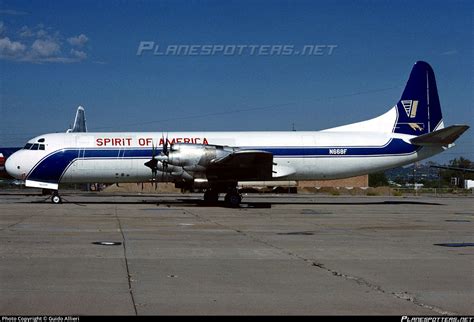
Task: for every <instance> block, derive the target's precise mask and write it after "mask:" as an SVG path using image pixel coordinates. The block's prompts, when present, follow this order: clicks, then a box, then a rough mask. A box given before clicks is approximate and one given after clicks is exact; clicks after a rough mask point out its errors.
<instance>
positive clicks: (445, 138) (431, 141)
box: [410, 125, 469, 145]
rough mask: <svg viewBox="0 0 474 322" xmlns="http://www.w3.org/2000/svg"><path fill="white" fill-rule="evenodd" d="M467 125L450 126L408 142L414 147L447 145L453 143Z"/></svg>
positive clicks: (465, 129)
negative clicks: (414, 145)
mask: <svg viewBox="0 0 474 322" xmlns="http://www.w3.org/2000/svg"><path fill="white" fill-rule="evenodd" d="M467 129H469V126H467V125H451V126H448V127H446V128H444V129H441V130H436V131H434V132H431V133H427V134H423V135H420V136H417V137H415V138H413V139H411V140H410V142H411V143H412V144H416V145H449V144H452V143H454V141H456V140H457V138H459V137H460V136H461V135H462V134H463V133H464V132H465V131H467Z"/></svg>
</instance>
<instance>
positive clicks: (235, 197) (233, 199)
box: [225, 191, 242, 208]
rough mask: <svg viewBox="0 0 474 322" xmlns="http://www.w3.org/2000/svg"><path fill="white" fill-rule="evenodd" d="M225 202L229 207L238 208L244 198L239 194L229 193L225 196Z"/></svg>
mask: <svg viewBox="0 0 474 322" xmlns="http://www.w3.org/2000/svg"><path fill="white" fill-rule="evenodd" d="M225 202H226V204H227V205H228V206H229V207H232V208H237V207H239V206H240V203H241V202H242V197H241V196H240V194H239V193H238V192H235V191H233V192H229V193H227V194H226V195H225Z"/></svg>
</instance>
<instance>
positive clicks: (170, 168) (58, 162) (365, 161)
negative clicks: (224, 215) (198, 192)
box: [5, 61, 469, 207]
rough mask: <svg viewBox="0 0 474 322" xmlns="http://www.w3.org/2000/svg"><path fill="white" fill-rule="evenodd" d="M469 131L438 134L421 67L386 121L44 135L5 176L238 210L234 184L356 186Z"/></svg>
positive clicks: (428, 78) (16, 157)
mask: <svg viewBox="0 0 474 322" xmlns="http://www.w3.org/2000/svg"><path fill="white" fill-rule="evenodd" d="M468 128H469V126H468V125H451V126H448V127H445V126H444V123H443V117H442V113H441V105H440V101H439V97H438V90H437V87H436V80H435V75H434V72H433V69H432V68H431V66H430V65H429V64H428V63H426V62H423V61H418V62H416V63H415V65H414V66H413V68H412V71H411V73H410V76H409V79H408V82H407V84H406V87H405V89H404V91H403V93H402V95H401V98H400V99H399V101H398V102H397V103H396V105H395V106H394V107H393V108H391V109H390V110H388V111H387V112H386V113H384V114H382V115H380V116H378V117H375V118H372V119H369V120H366V121H362V122H357V123H353V124H348V125H344V126H339V127H335V128H330V129H326V130H322V131H302V132H295V131H288V132H282V131H274V132H264V131H253V132H230V131H228V132H175V133H167V134H166V137H165V135H164V133H162V132H126V133H124V132H87V133H55V134H44V135H40V136H38V137H35V138H33V139H31V140H30V141H28V143H27V144H26V145H25V147H24V148H23V149H22V150H20V151H17V152H16V153H14V154H13V155H12V156H11V157H10V158H9V159H8V160H7V162H6V164H5V166H6V169H7V171H8V173H10V174H11V175H12V176H13V177H15V178H18V179H23V180H25V185H26V186H27V187H37V188H43V189H50V190H52V191H53V194H52V198H51V201H52V202H53V203H56V204H59V203H61V197H60V195H59V192H58V188H59V185H60V184H61V183H88V182H102V183H122V182H144V181H152V182H174V183H175V186H176V187H200V188H203V189H206V190H205V193H204V200H205V201H206V202H209V203H214V202H217V201H218V200H219V194H220V193H225V198H224V200H225V202H226V203H227V205H228V206H231V207H238V206H239V205H240V203H241V201H242V196H241V195H240V194H239V192H238V190H237V182H242V181H271V180H321V179H339V178H347V177H352V176H358V175H363V174H368V173H373V172H377V171H382V170H385V169H389V168H393V167H398V166H403V165H406V164H410V163H413V162H417V161H420V160H422V159H426V158H429V157H431V156H433V155H435V154H438V153H440V152H443V151H444V150H446V149H449V148H451V147H453V146H454V141H455V140H456V139H457V138H458V137H459V136H461V135H462V134H463V133H464V132H465V131H466V130H467V129H468Z"/></svg>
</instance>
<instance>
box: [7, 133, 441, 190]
mask: <svg viewBox="0 0 474 322" xmlns="http://www.w3.org/2000/svg"><path fill="white" fill-rule="evenodd" d="M167 138H168V142H170V143H194V144H212V145H223V146H231V147H239V148H241V149H251V150H261V151H269V152H272V153H273V158H274V161H273V162H274V166H273V178H274V179H275V180H282V179H284V180H313V179H314V180H316V179H337V178H345V177H351V176H357V175H361V174H367V173H371V172H376V171H380V170H384V169H388V168H392V167H396V166H401V165H405V164H409V163H412V162H415V161H417V160H421V159H424V158H427V157H430V156H432V155H434V154H437V153H439V152H441V151H442V150H443V149H442V148H440V147H433V148H430V147H423V148H420V147H418V146H414V145H412V144H411V143H410V141H409V139H410V138H411V136H408V135H403V134H395V133H384V132H382V133H377V132H367V131H366V132H350V131H349V132H348V131H340V132H338V131H319V132H316V131H313V132H174V133H171V132H170V133H167ZM38 140H40V141H42V143H41V144H44V150H39V149H37V150H25V149H24V150H20V151H18V152H17V153H15V154H14V155H13V158H12V159H9V161H8V162H9V173H10V174H13V175H14V176H15V177H16V178H19V179H24V180H26V185H27V186H31V187H42V188H48V189H57V183H59V182H60V183H86V182H103V183H114V182H144V181H149V180H150V178H151V171H150V168H148V167H147V166H145V165H144V163H145V162H147V161H149V160H150V159H151V158H152V154H153V153H159V152H160V151H161V149H162V143H163V134H162V133H161V132H159V133H157V132H154V133H153V132H133V133H118V132H116V133H92V132H89V133H57V134H46V135H42V136H39V137H36V138H34V139H32V140H30V141H29V143H32V144H35V143H36V142H38ZM160 141H161V142H160ZM154 149H155V152H153V150H154ZM19 160H22V163H21V166H20V168H19V169H18V168H17V166H16V164H19V162H18V161H19ZM7 166H8V164H7ZM156 178H157V180H159V181H160V180H163V181H170V180H172V178H170V177H169V176H168V175H166V174H163V175H157V176H156Z"/></svg>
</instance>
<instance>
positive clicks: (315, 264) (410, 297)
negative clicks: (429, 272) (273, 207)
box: [186, 210, 459, 315]
mask: <svg viewBox="0 0 474 322" xmlns="http://www.w3.org/2000/svg"><path fill="white" fill-rule="evenodd" d="M186 211H187V212H188V213H189V214H191V215H193V216H194V217H196V218H197V219H199V220H200V221H207V222H210V223H213V224H215V225H217V226H220V227H222V228H225V229H229V230H233V231H235V232H236V233H238V234H240V235H243V236H245V237H248V238H250V239H252V240H253V241H255V242H257V243H260V244H263V245H266V246H268V247H271V248H273V249H276V250H278V251H280V252H281V253H283V254H285V255H287V256H290V257H293V258H295V259H298V260H302V261H304V262H305V263H307V264H309V265H311V266H312V267H316V268H318V269H322V270H324V271H326V272H328V273H331V274H332V275H333V276H335V277H339V278H343V279H345V280H347V281H351V282H354V283H356V284H358V285H360V286H364V287H367V288H369V289H371V290H373V291H375V292H378V293H382V294H385V295H390V296H392V297H394V298H396V299H398V300H405V301H408V302H411V303H413V304H414V305H416V306H418V307H421V308H424V309H428V310H430V311H433V312H435V313H437V314H440V315H459V313H455V312H450V311H446V310H443V309H442V308H439V307H436V306H433V305H429V304H426V303H422V302H421V301H420V300H419V299H417V298H416V297H415V296H414V295H411V294H409V293H407V292H401V293H400V292H392V291H387V290H384V289H383V288H382V287H381V286H379V285H376V284H374V283H371V282H369V281H367V280H365V279H363V278H361V277H357V276H352V275H348V274H344V273H341V272H338V271H336V270H333V269H330V268H328V267H326V266H325V265H324V264H323V263H318V262H315V261H313V260H311V259H309V258H306V257H304V256H302V255H299V254H296V253H294V252H292V251H289V250H288V249H285V248H282V247H278V246H276V245H274V244H272V243H270V242H268V241H265V240H262V239H260V238H258V237H256V236H254V235H252V234H251V233H248V232H244V231H242V230H240V229H237V228H233V227H230V226H226V225H223V224H221V223H219V222H217V221H214V220H211V219H208V218H205V217H202V216H199V215H197V214H194V213H192V212H191V211H189V210H186Z"/></svg>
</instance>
